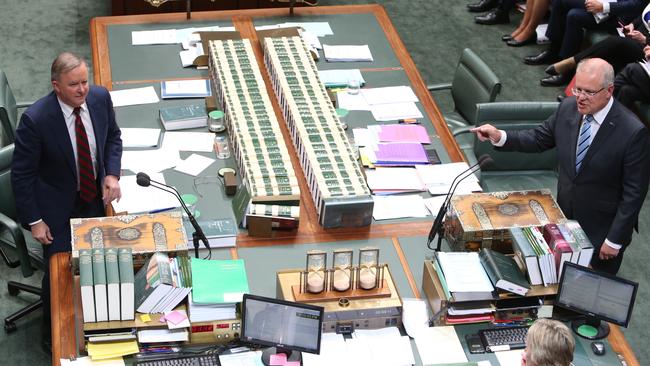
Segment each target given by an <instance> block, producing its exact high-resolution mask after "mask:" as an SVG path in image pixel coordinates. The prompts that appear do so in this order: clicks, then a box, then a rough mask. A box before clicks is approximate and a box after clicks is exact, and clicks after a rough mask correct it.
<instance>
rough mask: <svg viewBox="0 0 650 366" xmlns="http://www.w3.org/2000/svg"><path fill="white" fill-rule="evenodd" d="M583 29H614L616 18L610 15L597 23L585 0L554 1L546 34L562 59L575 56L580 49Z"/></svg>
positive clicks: (553, 48)
mask: <svg viewBox="0 0 650 366" xmlns="http://www.w3.org/2000/svg"><path fill="white" fill-rule="evenodd" d="M583 29H601V30H606V31H614V30H615V29H616V20H615V19H612V18H611V17H610V18H609V19H607V20H605V21H603V22H601V23H596V21H595V20H594V16H593V15H592V14H591V13H588V12H587V11H586V10H585V2H584V0H555V1H553V4H552V7H551V18H550V19H549V21H548V29H547V30H546V36H547V37H548V39H549V40H550V41H551V50H552V51H553V52H555V53H557V54H558V56H559V57H560V59H565V58H567V57H570V56H573V55H575V54H576V53H577V52H578V51H579V50H580V44H581V43H582V38H583Z"/></svg>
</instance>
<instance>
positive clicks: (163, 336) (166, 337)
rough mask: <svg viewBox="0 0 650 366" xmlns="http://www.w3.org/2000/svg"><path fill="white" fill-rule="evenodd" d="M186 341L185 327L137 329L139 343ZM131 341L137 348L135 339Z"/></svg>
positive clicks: (187, 332)
mask: <svg viewBox="0 0 650 366" xmlns="http://www.w3.org/2000/svg"><path fill="white" fill-rule="evenodd" d="M187 341H189V331H188V330H187V329H186V328H180V329H160V328H157V329H147V328H145V329H139V330H138V342H140V343H164V342H187ZM133 342H134V343H136V348H137V342H135V341H133ZM136 352H137V350H136ZM89 353H90V351H89Z"/></svg>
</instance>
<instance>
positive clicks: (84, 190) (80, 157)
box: [74, 107, 97, 202]
mask: <svg viewBox="0 0 650 366" xmlns="http://www.w3.org/2000/svg"><path fill="white" fill-rule="evenodd" d="M80 112H81V108H80V107H77V108H75V109H74V115H75V120H74V125H75V132H76V135H77V165H78V166H79V197H81V199H82V200H83V201H84V202H90V201H92V200H93V199H95V197H96V196H97V182H96V180H95V174H94V172H93V159H92V157H91V155H90V145H88V135H87V134H86V129H85V128H84V124H83V123H82V122H81V116H80V115H79V113H80Z"/></svg>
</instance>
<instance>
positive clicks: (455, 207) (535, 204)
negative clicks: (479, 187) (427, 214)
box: [444, 189, 566, 253]
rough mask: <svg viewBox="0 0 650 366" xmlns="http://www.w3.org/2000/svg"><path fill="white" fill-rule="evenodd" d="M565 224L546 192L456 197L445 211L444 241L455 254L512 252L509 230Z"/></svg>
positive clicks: (552, 199)
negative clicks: (549, 224) (473, 251)
mask: <svg viewBox="0 0 650 366" xmlns="http://www.w3.org/2000/svg"><path fill="white" fill-rule="evenodd" d="M564 221H566V217H564V214H563V213H562V210H560V207H559V206H558V204H557V202H556V201H555V198H554V197H553V195H552V194H551V191H550V190H548V189H542V190H539V191H512V192H491V193H473V194H468V195H458V196H454V197H453V198H452V199H451V203H450V205H449V210H448V211H447V216H446V218H445V223H444V228H445V238H446V239H447V242H448V243H449V246H450V247H451V249H452V250H454V251H466V250H478V249H480V248H481V247H486V248H493V249H496V250H499V251H501V252H506V253H507V252H511V251H512V248H511V241H510V239H511V237H510V234H509V231H508V229H509V228H512V227H525V226H542V225H545V224H548V223H563V222H564Z"/></svg>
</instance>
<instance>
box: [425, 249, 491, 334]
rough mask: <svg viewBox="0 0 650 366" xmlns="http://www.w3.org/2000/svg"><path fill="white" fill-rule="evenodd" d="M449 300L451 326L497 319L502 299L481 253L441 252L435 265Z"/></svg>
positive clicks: (436, 258) (435, 260) (434, 262)
mask: <svg viewBox="0 0 650 366" xmlns="http://www.w3.org/2000/svg"><path fill="white" fill-rule="evenodd" d="M433 267H434V269H435V270H436V273H437V274H438V278H439V279H440V283H441V284H442V287H443V291H444V292H445V296H446V297H447V304H448V308H447V316H446V319H445V320H446V322H447V323H448V324H460V323H475V322H481V321H491V320H493V319H494V311H495V307H494V300H498V298H499V296H498V294H497V292H496V291H495V289H494V286H493V285H492V283H491V282H490V278H489V277H488V275H487V273H486V272H485V269H484V268H483V265H482V264H481V261H480V259H479V256H478V253H475V252H462V253H461V252H438V253H436V256H435V258H434V261H433Z"/></svg>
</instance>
